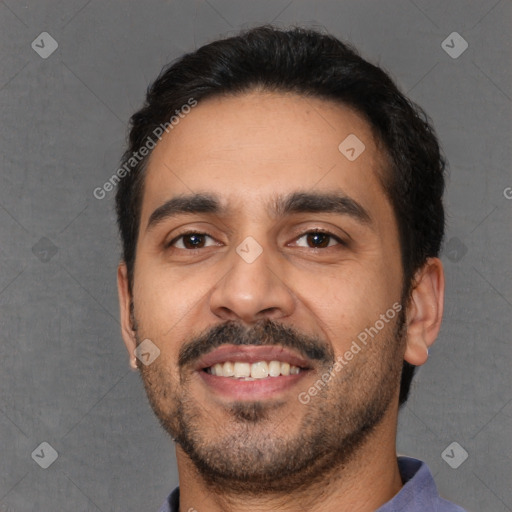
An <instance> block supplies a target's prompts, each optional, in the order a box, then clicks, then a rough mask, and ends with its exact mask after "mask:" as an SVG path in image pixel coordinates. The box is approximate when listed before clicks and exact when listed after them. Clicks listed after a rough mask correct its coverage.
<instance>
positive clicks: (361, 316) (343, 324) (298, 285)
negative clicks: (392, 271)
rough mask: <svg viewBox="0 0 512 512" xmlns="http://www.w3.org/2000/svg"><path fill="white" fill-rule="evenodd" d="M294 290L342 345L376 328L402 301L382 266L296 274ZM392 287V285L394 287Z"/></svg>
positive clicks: (353, 267) (329, 333)
mask: <svg viewBox="0 0 512 512" xmlns="http://www.w3.org/2000/svg"><path fill="white" fill-rule="evenodd" d="M293 282H294V283H295V287H294V291H295V292H296V293H297V295H298V297H299V300H300V301H301V302H302V304H303V305H304V306H305V307H306V309H308V310H309V311H311V312H312V313H313V315H315V316H316V317H317V321H318V323H319V324H320V325H323V326H326V331H327V332H326V335H327V336H329V337H330V338H331V339H333V341H335V340H337V341H338V342H339V343H343V342H347V341H348V342H349V343H350V341H349V339H350V340H351V339H352V338H351V337H353V336H356V335H357V334H358V333H359V332H361V331H362V330H364V329H365V328H366V327H368V326H369V325H373V324H374V323H375V321H376V320H378V319H379V317H380V315H381V314H384V313H385V312H386V311H387V310H388V309H389V308H391V307H392V305H393V303H394V302H396V300H397V299H398V298H399V295H397V294H396V291H395V290H398V287H397V286H396V283H394V284H393V283H390V279H388V278H387V277H386V274H385V271H384V269H381V268H380V265H379V264H378V263H376V264H375V265H372V266H368V265H363V264H361V263H357V262H351V264H350V265H349V264H347V265H346V266H339V267H337V268H336V269H333V270H332V271H331V272H329V273H327V274H326V273H316V274H315V275H313V274H311V273H308V274H301V275H297V276H296V277H295V279H294V281H293ZM391 285H392V286H391Z"/></svg>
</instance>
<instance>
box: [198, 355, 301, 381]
mask: <svg viewBox="0 0 512 512" xmlns="http://www.w3.org/2000/svg"><path fill="white" fill-rule="evenodd" d="M304 370H305V368H301V367H300V366H295V365H291V364H290V363H288V362H284V361H277V360H272V361H257V362H255V363H250V362H246V361H225V362H221V363H216V364H214V365H212V366H209V367H208V368H204V370H203V371H205V372H206V373H208V374H210V375H215V376H217V377H230V378H232V379H238V380H246V381H247V380H248V381H250V380H259V379H271V378H275V377H280V376H288V375H297V374H299V373H301V372H302V371H304Z"/></svg>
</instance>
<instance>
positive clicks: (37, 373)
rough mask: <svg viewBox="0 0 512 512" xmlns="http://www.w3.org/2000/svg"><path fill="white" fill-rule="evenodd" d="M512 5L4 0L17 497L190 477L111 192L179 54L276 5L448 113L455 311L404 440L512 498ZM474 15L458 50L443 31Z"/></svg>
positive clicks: (99, 507)
mask: <svg viewBox="0 0 512 512" xmlns="http://www.w3.org/2000/svg"><path fill="white" fill-rule="evenodd" d="M511 15H512V3H511V1H510V0H501V1H494V0H493V1H474V2H462V1H450V2H444V1H441V0H435V1H427V0H414V1H409V0H403V1H399V0H395V1H386V2H384V1H382V0H381V1H378V0H375V1H338V2H334V1H322V2H321V1H314V2H313V1H300V0H293V1H290V0H283V1H281V0H273V1H270V0H265V1H259V2H247V1H246V2H235V1H232V0H208V1H190V2H171V1H156V0H150V1H145V2H134V1H129V2H128V1H121V0H116V1H99V0H96V1H94V0H93V1H89V2H88V1H85V0H72V1H67V2H64V1H51V2H50V1H45V2H36V1H35V0H31V1H15V0H3V1H0V38H1V52H0V58H1V64H0V105H1V120H2V122H1V126H0V145H1V174H0V226H1V228H0V308H1V310H0V311H1V316H0V326H1V329H0V336H1V342H0V361H1V363H2V369H1V371H0V435H1V455H0V504H1V505H0V510H2V511H11V512H21V511H44V512H54V511H56V510H59V511H61V510H62V511H64V510H65V511H71V510H73V511H103V512H106V511H109V510H116V511H121V510H122V511H156V510H157V508H158V507H159V505H160V504H161V502H162V501H163V499H164V498H165V496H166V495H167V494H168V492H169V491H170V490H171V489H172V488H173V487H174V486H175V485H176V484H177V472H176V466H175V458H174V450H173V447H172V443H171V441H170V440H169V439H168V437H167V436H166V435H165V434H164V433H163V431H162V430H161V429H160V427H159V425H158V423H157V420H156V418H154V416H153V413H152V411H151V410H150V408H149V405H148V404H147V402H146V398H145V394H144V391H143V388H142V385H141V383H140V381H139V378H138V375H137V373H134V372H132V371H130V369H129V367H128V354H127V353H126V350H125V347H124V345H123V343H122V340H121V336H120V329H119V321H118V304H117V292H116V285H115V275H116V273H115V272H116V265H117V262H118V258H119V254H120V247H119V243H118V240H117V232H116V227H115V217H114V214H113V202H112V200H113V193H110V194H108V196H107V197H106V198H105V199H103V200H98V199H95V198H94V196H93V194H92V191H93V189H94V188H95V187H98V186H102V184H103V183H104V182H105V181H106V180H107V179H108V178H109V177H110V176H111V175H112V174H113V173H114V172H115V170H116V169H117V162H118V158H119V156H120V154H121V151H122V149H123V141H124V138H125V135H126V126H127V121H128V118H129V116H130V115H131V114H132V113H133V111H134V110H135V109H137V108H138V107H139V106H140V105H141V102H142V101H143V96H144V93H145V89H146V86H147V85H148V83H149V82H150V81H151V80H153V79H154V78H155V77H156V75H157V74H158V72H159V71H160V69H161V67H162V66H163V65H164V64H166V63H167V62H168V61H170V60H172V59H174V58H175V57H178V56H179V55H180V54H182V53H183V52H185V51H191V50H193V49H194V48H197V47H198V46H200V45H201V44H203V43H205V42H209V41H211V40H213V39H215V38H217V37H219V36H221V35H228V34H234V33H235V32H236V31H237V30H238V29H239V28H246V27H250V26H254V25H257V24H259V23H260V22H274V23H275V24H277V25H279V26H282V27H285V26H288V25H290V24H301V25H310V26H311V25H313V26H316V27H318V28H321V29H322V30H327V31H329V32H330V33H332V34H334V35H336V36H338V37H341V38H343V39H348V40H349V41H351V42H353V43H354V44H355V45H356V46H357V47H358V48H359V49H360V51H361V52H362V54H363V56H364V57H366V58H368V59H370V60H371V61H373V62H376V63H379V64H380V65H382V66H383V67H384V68H385V69H387V70H388V71H389V72H390V73H391V74H392V76H393V77H394V78H395V79H396V80H397V82H398V83H399V85H400V86H401V88H402V89H403V90H404V91H405V92H407V93H408V94H409V95H410V97H411V98H412V99H413V100H415V101H417V102H418V103H420V104H421V105H422V106H423V107H424V108H425V109H426V110H427V112H428V113H429V114H430V116H431V117H432V119H433V122H434V125H435V127H436V129H437V131H438V134H439V137H440V139H441V141H442V144H443V148H444V151H445V153H446V155H447V157H448V160H449V162H450V179H449V182H448V190H447V196H446V205H447V213H448V231H447V237H446V241H447V245H446V247H445V249H444V251H443V261H444V263H445V268H446V275H447V293H446V310H445V319H444V324H443V328H442V331H441V335H440V337H439V339H438V341H437V343H436V345H435V346H434V347H433V349H432V350H431V356H430V358H429V361H428V363H427V364H426V366H424V367H422V368H421V369H420V371H419V372H418V374H417V376H416V379H415V381H414V385H413V390H412V395H411V398H410V400H409V402H408V404H407V406H406V407H405V408H404V409H403V411H402V413H401V416H400V420H399V435H398V450H399V452H400V453H401V454H407V455H411V456H415V457H418V458H421V459H423V460H425V461H426V462H427V463H428V464H429V466H430V468H431V470H432V472H433V474H434V475H435V479H436V481H437V484H438V487H439V490H440V492H441V494H442V495H444V496H445V497H447V498H449V499H451V500H454V501H456V502H458V503H459V504H461V505H463V506H465V507H467V509H468V510H470V511H480V510H485V511H490V512H503V511H510V510H512V489H511V485H510V483H511V476H510V472H511V467H512V464H511V458H512V443H511V432H512V391H511V389H512V388H511V372H510V363H511V361H510V359H511V348H510V331H511V321H510V318H511V316H512V288H511V286H510V284H511V266H510V256H509V255H510V250H511V243H510V242H511V237H510V217H511V210H512V200H508V199H507V198H506V197H505V195H506V189H507V187H510V186H512V176H511V173H510V168H509V164H510V162H511V158H510V157H511V155H510V153H511V126H510V124H511V119H512V116H511V107H512V105H511V96H512V91H511V69H512V65H511V64H512V59H511V45H510V31H511V29H512V23H511V22H512V16H511ZM43 31H46V32H48V33H49V34H51V36H52V37H53V38H54V39H55V40H56V41H57V42H58V45H59V46H58V49H57V50H56V51H55V52H54V53H53V54H52V55H51V56H49V57H48V58H46V59H43V58H42V57H40V56H39V54H38V53H36V51H35V50H34V49H33V48H32V47H31V44H32V42H33V41H36V43H37V41H40V38H38V36H39V34H40V33H41V32H43ZM454 31H456V32H458V33H459V34H461V35H462V36H463V38H464V39H465V40H466V41H467V42H468V44H469V47H468V49H467V50H466V51H465V52H464V53H463V54H462V55H460V56H459V57H458V58H452V57H451V56H450V55H448V53H446V51H445V50H444V49H443V47H442V46H441V43H442V42H443V41H444V40H445V39H446V38H447V36H448V35H449V34H451V33H452V32H454ZM39 44H40V45H41V43H39ZM449 44H450V45H452V46H454V45H455V42H453V43H449ZM457 45H458V43H457ZM45 48H46V49H48V45H45ZM457 48H459V47H458V46H455V49H457ZM504 191H505V193H504ZM511 195H512V194H511ZM509 197H510V195H509ZM42 442H47V443H49V444H50V445H51V446H52V447H53V448H54V449H55V450H56V452H57V453H58V458H57V459H56V460H55V462H53V464H52V465H51V466H49V467H48V468H47V469H43V468H41V467H40V466H39V465H38V464H37V463H36V460H39V461H43V459H45V460H46V462H48V461H49V459H48V457H50V452H49V450H48V448H44V449H43V452H42V453H43V454H44V456H43V455H42V454H41V452H40V450H39V452H37V451H36V452H35V453H39V455H40V457H39V459H37V458H36V457H32V456H31V454H32V453H33V451H34V450H36V448H37V447H38V446H39V445H40V443H42ZM452 442H457V443H459V444H460V445H461V446H462V447H463V449H464V450H465V451H467V453H468V458H467V460H465V461H464V462H463V463H462V464H461V465H460V466H459V467H458V468H457V469H452V468H451V467H450V466H449V465H448V464H447V462H446V461H445V460H444V459H443V458H442V456H441V454H442V453H443V451H444V450H445V448H447V447H448V445H450V444H451V443H452ZM44 450H46V451H44ZM448 452H449V453H450V456H451V462H452V463H453V461H454V460H455V461H458V462H460V461H461V460H462V459H461V454H462V453H463V452H462V451H461V449H460V448H458V447H456V448H455V450H454V451H453V452H450V451H448Z"/></svg>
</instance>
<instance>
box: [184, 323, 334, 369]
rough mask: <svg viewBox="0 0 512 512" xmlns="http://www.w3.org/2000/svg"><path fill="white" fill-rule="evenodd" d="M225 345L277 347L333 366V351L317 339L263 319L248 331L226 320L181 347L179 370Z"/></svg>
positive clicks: (238, 324) (240, 325)
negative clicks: (291, 350)
mask: <svg viewBox="0 0 512 512" xmlns="http://www.w3.org/2000/svg"><path fill="white" fill-rule="evenodd" d="M225 344H230V345H260V346H262V345H280V346H282V347H285V348H289V349H293V350H295V351H297V352H298V353H299V354H300V355H301V356H303V357H306V358H308V359H310V360H313V361H320V362H321V363H323V364H325V365H328V364H330V363H333V362H334V351H333V350H332V348H331V346H330V345H328V344H326V343H325V342H324V341H323V340H321V339H320V338H318V337H315V336H308V335H304V334H302V333H300V332H298V331H297V330H296V329H294V328H292V327H289V326H285V325H281V324H278V323H277V322H274V321H273V320H270V319H263V320H259V321H258V322H256V323H255V324H254V325H253V326H252V327H250V328H246V327H244V326H243V325H242V324H240V323H238V322H236V321H234V320H229V321H227V322H225V323H223V324H219V325H215V326H214V327H212V328H208V329H206V330H205V331H204V332H203V333H201V334H199V335H198V336H196V337H195V338H193V339H192V340H191V341H189V342H187V343H185V344H184V345H183V346H182V347H181V349H180V351H179V355H178V366H179V367H180V368H184V367H186V366H189V365H191V364H193V363H195V362H196V361H197V360H198V359H199V358H200V357H202V356H203V355H205V354H207V353H209V352H211V351H212V350H214V349H216V348H218V347H220V346H221V345H225Z"/></svg>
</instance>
